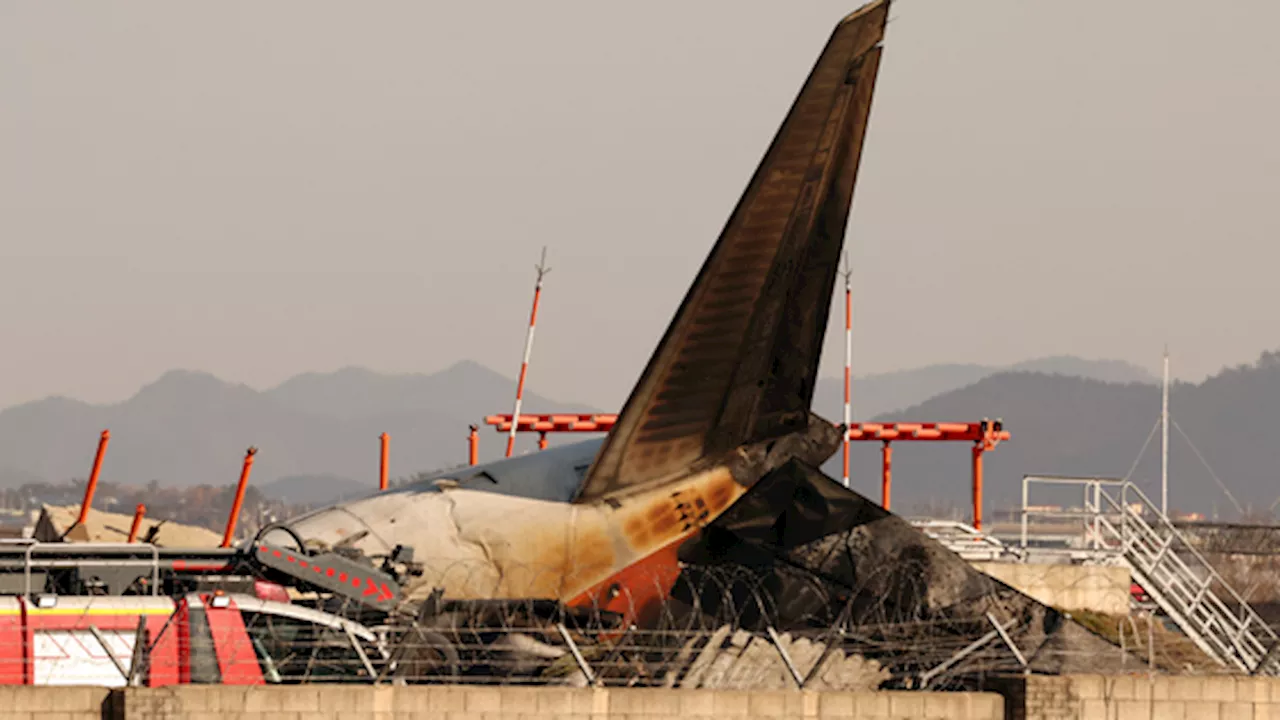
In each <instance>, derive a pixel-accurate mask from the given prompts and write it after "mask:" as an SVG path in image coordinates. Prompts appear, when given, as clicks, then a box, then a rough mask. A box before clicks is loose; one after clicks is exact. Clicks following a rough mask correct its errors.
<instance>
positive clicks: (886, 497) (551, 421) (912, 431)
mask: <svg viewBox="0 0 1280 720" xmlns="http://www.w3.org/2000/svg"><path fill="white" fill-rule="evenodd" d="M511 418H512V416H511V415H489V416H487V417H485V419H484V422H485V424H486V425H492V426H494V428H495V429H497V431H498V432H501V433H511V432H512V431H513V429H512V426H511V425H512V423H511ZM617 421H618V416H617V415H609V414H600V413H594V414H592V413H578V414H574V413H554V414H546V415H525V414H521V415H520V418H519V422H517V423H516V426H515V428H514V431H515V432H536V433H539V434H540V435H541V438H542V439H541V440H540V442H539V443H538V444H539V447H546V436H547V433H551V432H609V431H610V430H611V429H613V426H614V423H616V422H617ZM1009 438H1010V435H1009V431H1008V430H1005V429H1004V422H1003V421H1001V420H998V419H997V420H987V419H984V420H982V421H981V422H974V423H905V422H900V423H853V424H852V425H850V426H849V437H848V439H849V440H850V441H853V442H880V443H883V444H884V445H883V447H882V448H881V454H882V461H881V463H882V464H881V476H880V493H881V497H880V504H881V505H882V506H883V507H884V508H885V509H886V510H888V509H890V502H891V499H892V490H893V447H892V445H891V443H893V442H969V443H973V448H972V451H971V452H972V455H971V458H972V466H971V471H972V477H973V526H974V528H976V529H978V530H981V529H982V456H983V453H986V452H988V451H990V450H994V449H995V448H996V446H997V445H999V444H1000V443H1001V442H1003V441H1005V440H1008V439H1009ZM470 443H471V445H470V447H471V449H472V457H473V458H474V457H475V447H476V443H477V440H476V439H475V433H474V432H473V433H472V435H471V439H470ZM472 464H473V465H474V464H475V462H474V460H473V462H472Z"/></svg>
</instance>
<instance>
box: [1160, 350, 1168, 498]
mask: <svg viewBox="0 0 1280 720" xmlns="http://www.w3.org/2000/svg"><path fill="white" fill-rule="evenodd" d="M1161 394H1162V396H1163V398H1162V400H1161V404H1160V513H1161V514H1163V515H1168V514H1169V346H1167V345H1166V346H1165V348H1164V383H1163V390H1162V392H1161Z"/></svg>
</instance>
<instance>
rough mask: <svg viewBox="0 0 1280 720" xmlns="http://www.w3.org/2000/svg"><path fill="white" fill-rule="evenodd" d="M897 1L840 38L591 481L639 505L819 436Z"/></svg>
mask: <svg viewBox="0 0 1280 720" xmlns="http://www.w3.org/2000/svg"><path fill="white" fill-rule="evenodd" d="M888 7H889V2H888V0H876V1H875V2H872V3H870V4H868V5H866V6H865V7H863V8H862V9H861V10H858V11H857V12H855V13H853V14H851V15H849V16H848V17H846V18H845V19H844V20H842V21H841V22H840V24H839V25H838V26H837V27H836V29H835V31H834V32H833V34H832V35H831V38H830V39H829V40H828V42H827V45H826V47H825V48H824V49H823V51H822V54H821V55H820V56H819V58H818V61H817V63H816V64H815V65H814V67H813V70H812V72H811V73H810V75H809V77H808V79H807V80H806V81H805V84H804V86H803V87H802V89H801V90H800V94H799V95H798V96H797V98H796V100H795V102H794V104H793V105H792V107H791V110H790V112H789V113H788V114H787V117H786V119H785V120H784V121H783V123H782V126H781V127H780V128H779V130H778V132H777V135H776V136H775V137H774V140H773V142H772V144H771V145H770V146H769V149H768V151H767V152H766V153H765V156H764V159H763V160H762V161H761V163H760V165H759V167H758V168H757V169H756V171H755V174H754V176H753V177H752V178H751V181H750V183H749V184H748V185H747V189H746V191H745V192H744V193H743V195H742V197H741V199H740V200H739V201H738V205H737V207H735V208H734V211H733V214H732V215H731V216H730V217H729V221H728V223H727V224H726V225H725V228H724V230H723V231H722V232H721V234H720V238H719V239H718V240H717V241H716V244H715V246H714V247H713V248H712V250H711V254H710V256H709V257H708V258H707V260H706V262H705V263H704V265H703V267H702V269H701V271H700V272H699V273H698V276H697V278H696V279H695V280H694V283H693V286H692V287H691V288H690V290H689V292H688V294H687V295H686V296H685V299H684V302H683V303H682V304H681V306H680V308H679V310H678V311H677V312H676V315H675V318H674V319H673V320H672V322H671V325H670V326H669V327H668V328H667V331H666V334H665V335H664V336H663V338H662V341H661V342H660V343H659V345H658V347H657V350H656V351H655V352H654V354H653V356H652V358H650V360H649V364H648V366H647V367H646V368H645V371H644V373H643V374H642V375H641V377H640V380H639V382H638V383H637V384H636V386H635V388H634V389H633V390H632V393H631V396H630V398H628V400H627V402H626V405H625V406H624V407H623V411H622V414H621V415H620V416H619V418H618V423H617V425H616V426H615V427H614V429H613V432H612V433H611V434H610V435H609V437H608V438H607V439H606V440H605V443H604V446H603V447H602V448H601V450H600V453H599V454H598V455H597V457H596V459H595V462H594V463H593V464H592V466H591V469H590V470H589V471H588V474H587V477H586V479H585V481H584V482H583V484H582V487H581V488H580V489H579V492H578V496H577V498H576V500H577V501H578V502H591V501H596V500H601V499H603V498H606V497H612V496H618V495H624V494H629V493H630V492H634V491H636V490H640V489H643V488H647V487H652V486H654V485H659V484H661V483H663V482H664V481H667V480H671V479H674V478H676V477H679V476H681V475H683V474H686V473H688V472H689V470H690V469H691V468H695V467H697V466H698V465H699V464H700V463H703V462H708V461H713V460H714V459H716V458H719V457H722V456H723V455H724V454H725V453H727V452H729V451H731V450H733V449H734V448H737V447H739V446H741V445H743V444H746V443H751V442H757V441H762V440H767V439H769V438H772V437H777V436H781V435H785V434H787V433H790V432H794V431H797V430H804V429H805V428H806V426H807V425H808V423H809V405H810V401H811V400H812V397H813V389H814V382H815V376H816V374H817V368H818V359H819V355H820V351H821V347H822V340H823V336H824V334H825V332H826V325H827V315H828V307H829V298H830V297H831V292H832V289H833V285H834V283H835V277H836V273H837V270H838V263H839V256H840V251H841V248H842V245H843V241H844V233H845V226H846V224H847V223H848V217H849V206H850V203H851V201H852V197H853V189H854V183H855V180H856V178H857V172H858V163H859V159H860V157H861V154H862V143H863V137H864V135H865V132H866V126H867V118H868V114H869V112H870V109H871V100H872V92H873V89H874V87H875V80H876V73H877V70H878V68H879V64H880V43H881V40H882V39H883V37H884V29H885V21H886V18H887V14H888Z"/></svg>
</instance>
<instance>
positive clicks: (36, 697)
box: [0, 685, 111, 720]
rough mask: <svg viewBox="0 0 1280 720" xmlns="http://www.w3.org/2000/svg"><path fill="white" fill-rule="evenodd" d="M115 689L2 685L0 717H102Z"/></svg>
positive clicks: (38, 719)
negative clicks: (105, 705) (112, 690)
mask: <svg viewBox="0 0 1280 720" xmlns="http://www.w3.org/2000/svg"><path fill="white" fill-rule="evenodd" d="M110 695H111V690H110V689H109V688H104V687H42V686H4V685H0V717H2V718H5V719H6V720H8V719H9V718H12V719H13V720H100V718H102V717H103V707H104V704H105V703H107V702H108V698H109V696H110Z"/></svg>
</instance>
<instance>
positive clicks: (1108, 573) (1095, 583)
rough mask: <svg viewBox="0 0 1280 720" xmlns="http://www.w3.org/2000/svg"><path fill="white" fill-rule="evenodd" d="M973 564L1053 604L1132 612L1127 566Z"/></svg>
mask: <svg viewBox="0 0 1280 720" xmlns="http://www.w3.org/2000/svg"><path fill="white" fill-rule="evenodd" d="M973 566H974V567H975V568H977V569H978V570H981V571H982V572H984V573H986V574H988V575H990V576H991V577H993V578H995V579H997V580H999V581H1000V582H1002V583H1004V584H1006V585H1008V586H1009V587H1011V588H1014V589H1015V590H1018V591H1020V592H1022V593H1024V594H1026V595H1029V596H1031V597H1033V598H1035V599H1036V600H1039V601H1040V602H1042V603H1044V604H1045V605H1048V606H1050V607H1057V608H1062V609H1063V610H1091V611H1093V612H1096V613H1103V614H1106V615H1127V614H1129V581H1130V577H1129V569H1128V568H1126V567H1115V566H1106V565H1066V564H1052V563H997V562H975V563H973Z"/></svg>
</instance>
